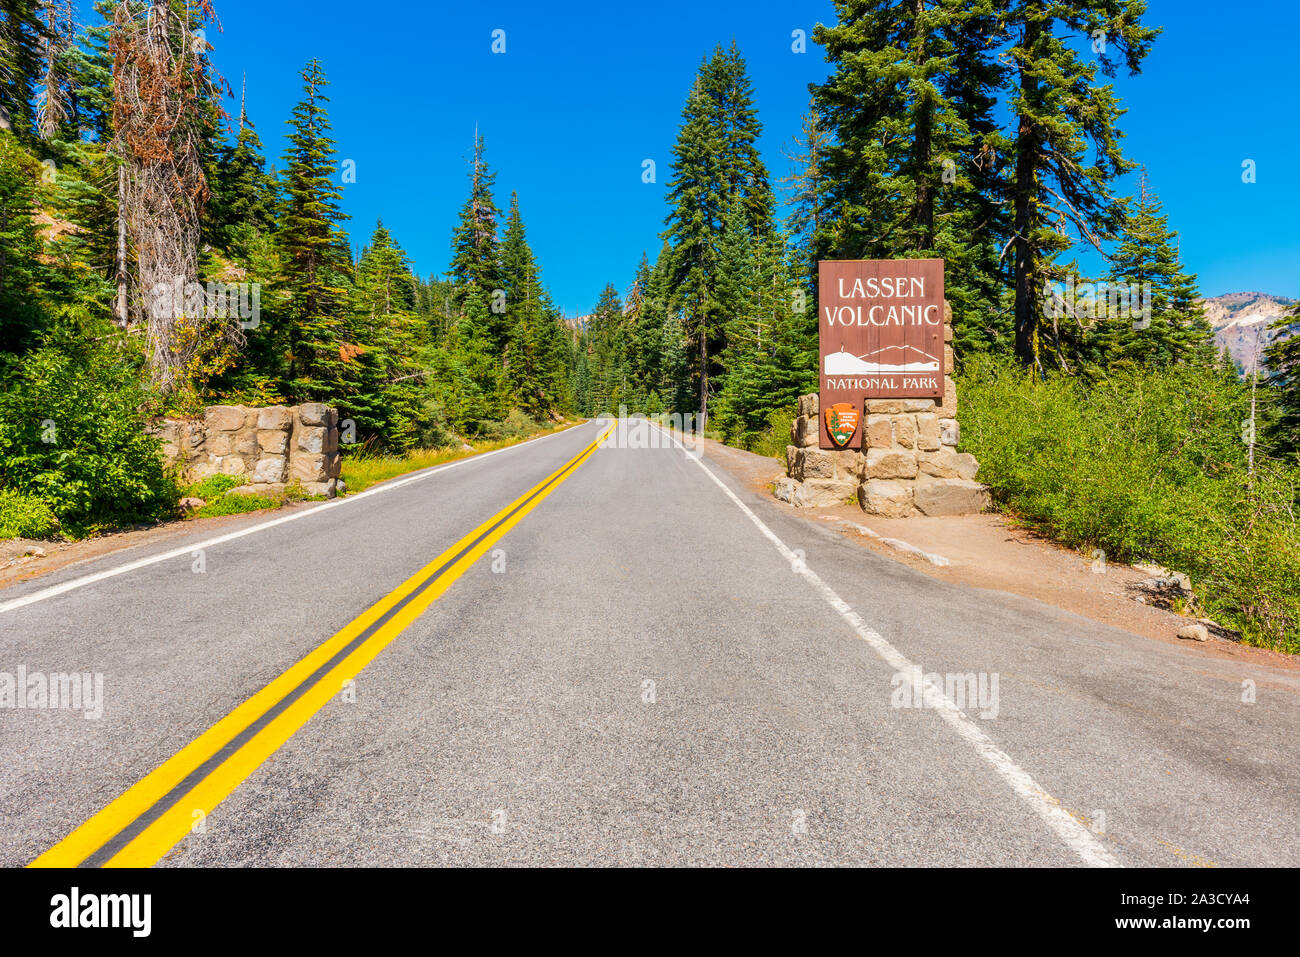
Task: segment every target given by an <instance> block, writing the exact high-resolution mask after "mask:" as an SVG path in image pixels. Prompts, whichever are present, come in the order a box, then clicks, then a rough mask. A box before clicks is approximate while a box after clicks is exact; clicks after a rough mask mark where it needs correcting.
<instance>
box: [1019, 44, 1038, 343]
mask: <svg viewBox="0 0 1300 957" xmlns="http://www.w3.org/2000/svg"><path fill="white" fill-rule="evenodd" d="M1040 29H1041V27H1040V24H1039V23H1038V22H1037V21H1035V20H1030V21H1029V22H1028V23H1026V25H1025V33H1024V39H1023V55H1024V56H1025V57H1033V56H1034V55H1035V53H1036V51H1037V48H1038V39H1039V35H1040ZM1020 94H1021V98H1022V101H1023V102H1024V103H1025V104H1035V103H1037V102H1038V81H1037V80H1036V79H1035V78H1034V77H1032V76H1030V75H1029V74H1028V73H1027V72H1026V71H1025V69H1024V67H1023V66H1022V67H1021V69H1020ZM1038 162H1039V152H1038V131H1037V129H1036V128H1035V126H1034V123H1033V120H1032V119H1031V118H1030V117H1029V116H1028V115H1027V114H1024V113H1022V114H1021V116H1020V125H1019V128H1018V130H1017V134H1016V184H1015V197H1014V198H1015V213H1016V221H1015V233H1014V236H1015V239H1014V249H1015V263H1014V266H1015V283H1016V306H1015V326H1016V357H1017V358H1019V359H1020V361H1021V362H1023V363H1024V364H1025V365H1027V366H1032V365H1035V364H1036V363H1037V361H1038V341H1037V339H1038V337H1037V331H1038V329H1037V326H1038V322H1037V320H1038V316H1037V312H1036V305H1037V293H1038V290H1037V289H1036V288H1035V287H1036V285H1037V280H1038V277H1037V273H1038V262H1037V255H1036V253H1035V250H1034V248H1033V244H1032V243H1031V241H1030V233H1031V231H1032V230H1033V228H1034V201H1035V196H1036V195H1037V191H1038Z"/></svg>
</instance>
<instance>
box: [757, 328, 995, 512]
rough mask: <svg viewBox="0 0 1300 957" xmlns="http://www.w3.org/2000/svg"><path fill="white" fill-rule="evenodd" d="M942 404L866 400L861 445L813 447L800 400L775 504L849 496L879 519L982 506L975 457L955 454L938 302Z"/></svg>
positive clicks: (949, 355) (810, 421)
mask: <svg viewBox="0 0 1300 957" xmlns="http://www.w3.org/2000/svg"><path fill="white" fill-rule="evenodd" d="M943 338H944V368H946V369H947V370H948V371H949V375H947V376H945V378H944V396H943V400H942V401H939V400H937V399H868V400H867V402H866V409H865V410H864V418H863V422H862V426H861V433H860V434H861V438H862V448H861V450H857V449H845V450H843V451H838V452H836V451H826V450H823V449H820V448H818V443H819V441H820V427H819V423H818V416H819V415H820V414H821V410H820V409H819V408H818V398H817V395H816V394H813V395H805V396H800V398H799V415H798V417H797V418H796V419H795V420H794V422H793V423H792V424H791V426H790V440H791V442H792V444H791V445H789V446H788V447H787V448H786V478H784V479H781V480H780V481H779V482H778V483H777V487H776V495H777V498H779V499H781V500H782V501H786V502H789V503H790V504H792V505H797V506H801V507H817V506H821V505H836V504H839V503H842V502H846V501H851V500H852V499H854V498H856V499H857V501H858V504H859V505H860V506H861V507H862V510H863V511H864V512H868V513H870V514H873V515H881V516H884V517H887V518H905V517H907V516H910V515H962V514H968V513H971V512H979V511H982V510H983V509H985V508H987V507H988V505H989V494H988V490H987V489H986V488H985V487H984V486H983V485H980V484H979V483H978V482H976V481H975V476H976V475H977V474H978V472H979V463H978V462H976V461H975V456H973V455H970V454H967V453H962V452H958V451H957V445H958V443H959V442H960V440H961V427H960V426H959V425H958V422H957V386H956V384H955V383H954V382H953V379H952V375H951V371H952V368H953V359H954V356H953V351H952V309H951V307H950V306H949V305H948V304H947V303H944V327H943Z"/></svg>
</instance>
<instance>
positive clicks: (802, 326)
mask: <svg viewBox="0 0 1300 957" xmlns="http://www.w3.org/2000/svg"><path fill="white" fill-rule="evenodd" d="M835 5H836V9H837V11H838V13H839V18H838V24H837V25H835V26H819V27H818V28H817V30H816V31H815V32H814V38H815V40H816V41H817V42H818V43H819V44H821V45H822V46H823V47H824V48H825V50H826V54H827V59H828V61H829V62H830V67H831V68H830V76H829V77H828V79H827V80H826V81H825V82H824V83H821V84H816V85H814V86H813V88H812V90H811V94H812V96H811V103H810V107H809V110H808V113H807V115H806V116H805V117H804V118H803V123H802V132H801V135H800V137H799V138H798V142H797V143H796V144H795V145H794V148H793V149H790V150H787V151H786V153H787V156H788V158H789V159H790V160H791V161H792V166H793V168H792V170H791V171H790V174H789V175H788V176H786V177H784V178H783V180H781V181H780V182H779V183H778V184H777V186H776V187H774V186H773V184H772V181H771V178H770V176H769V173H768V169H767V167H766V166H765V164H764V161H763V159H762V157H761V156H760V155H759V153H758V150H757V148H756V145H755V144H756V142H757V140H758V137H759V135H760V133H761V131H762V125H761V122H760V119H759V117H758V113H757V110H756V108H755V105H754V97H753V93H752V90H751V85H750V81H749V79H748V76H747V73H746V67H745V62H744V59H743V58H742V56H741V54H740V52H739V50H738V49H737V48H736V46H735V44H734V43H733V44H731V45H730V46H729V47H725V48H724V47H722V46H719V47H718V48H717V49H715V50H714V51H713V53H712V54H711V55H710V56H709V57H707V58H706V59H705V61H704V62H703V63H702V65H701V66H700V69H699V73H698V75H697V77H696V78H695V81H694V83H693V84H692V86H691V87H690V90H689V92H688V94H687V97H686V104H685V107H684V109H683V111H682V122H681V127H680V130H679V132H678V136H677V142H676V144H675V146H674V148H673V179H672V180H671V182H670V184H669V192H668V203H669V210H668V213H667V218H666V228H665V230H664V232H663V234H662V236H661V239H662V241H663V245H662V247H661V248H660V250H659V252H658V256H657V258H656V260H655V262H654V263H653V264H651V263H649V262H648V261H647V260H646V259H645V258H643V259H642V262H641V264H640V266H639V267H638V270H637V272H636V276H635V279H634V281H633V282H632V284H631V287H630V289H629V291H628V292H627V294H626V302H624V303H622V304H620V301H619V297H618V293H617V291H616V289H615V288H614V287H612V286H611V287H608V288H607V289H606V290H605V293H604V295H603V296H602V297H601V300H600V303H599V304H598V306H597V308H596V311H595V315H594V316H593V317H592V318H591V324H590V328H589V329H588V330H587V333H586V339H587V348H586V349H585V350H583V353H582V355H581V356H580V363H581V364H580V367H579V378H578V379H577V380H576V383H577V384H576V388H577V393H578V396H579V405H580V408H581V409H582V410H583V411H584V412H588V413H590V412H593V411H609V412H613V411H617V409H618V407H619V405H620V404H625V405H626V406H627V407H628V408H630V409H644V410H646V411H657V410H658V409H660V408H669V409H672V410H676V411H683V412H686V411H699V412H702V413H705V414H706V415H707V417H708V422H709V425H710V428H711V429H712V430H715V431H716V432H718V433H720V434H722V435H723V436H725V437H726V438H727V439H728V441H733V442H737V443H738V444H741V445H745V446H747V447H748V446H750V445H751V444H754V443H757V442H759V441H760V436H761V435H762V434H763V433H764V431H765V430H768V431H769V432H770V431H772V430H774V429H779V427H780V423H781V422H782V421H783V419H785V418H786V417H787V416H788V412H789V409H790V407H791V406H792V404H793V400H794V397H795V396H797V395H798V394H799V393H800V392H807V391H812V390H813V389H814V388H815V386H816V381H817V376H816V335H817V320H816V295H817V290H816V264H817V261H818V260H821V259H887V258H929V257H935V258H942V259H944V261H945V273H946V294H947V297H948V299H949V300H950V301H951V302H952V304H953V313H954V317H955V325H956V343H955V345H956V351H957V358H958V362H959V364H961V363H963V362H964V360H968V359H970V358H972V357H974V356H977V355H990V356H994V357H999V356H1005V357H1007V358H1008V359H1009V360H1014V361H1016V362H1018V363H1019V364H1021V365H1022V366H1024V367H1025V368H1027V369H1028V370H1030V371H1032V372H1033V373H1034V374H1035V375H1036V376H1037V377H1039V378H1042V377H1045V376H1047V375H1050V374H1058V373H1060V374H1070V375H1083V376H1085V377H1089V378H1096V377H1099V376H1104V375H1105V374H1107V373H1108V372H1110V371H1113V370H1117V369H1129V368H1139V369H1167V368H1171V367H1176V366H1183V365H1188V366H1194V367H1198V368H1201V369H1203V370H1205V371H1206V373H1207V374H1209V375H1212V376H1214V377H1216V378H1217V379H1219V380H1220V381H1222V382H1223V383H1224V386H1225V388H1229V389H1232V388H1237V387H1238V385H1239V384H1238V377H1237V374H1236V370H1234V369H1233V368H1232V367H1231V366H1230V364H1229V363H1228V360H1227V358H1226V357H1223V356H1220V355H1219V354H1218V352H1217V350H1216V349H1215V347H1214V344H1213V339H1212V333H1211V329H1210V326H1209V324H1208V322H1207V321H1206V320H1205V318H1204V316H1203V315H1202V310H1201V308H1200V306H1199V305H1198V303H1197V299H1198V297H1199V295H1200V293H1199V290H1198V288H1197V284H1196V277H1195V276H1194V275H1191V274H1190V273H1189V272H1188V271H1187V270H1186V269H1185V268H1184V266H1183V264H1182V262H1181V260H1180V256H1179V251H1178V245H1179V244H1178V237H1177V233H1176V232H1175V230H1174V229H1173V228H1172V227H1171V226H1170V225H1169V222H1168V219H1167V217H1166V215H1165V214H1164V212H1163V210H1162V207H1161V204H1160V201H1159V199H1158V198H1157V196H1156V193H1155V190H1154V188H1153V186H1152V184H1151V183H1150V181H1149V178H1148V177H1147V175H1146V174H1145V172H1142V173H1141V175H1140V176H1138V177H1137V181H1138V183H1137V185H1138V188H1137V190H1136V191H1135V192H1136V195H1133V196H1123V195H1120V193H1119V190H1120V188H1121V185H1122V178H1123V177H1125V175H1126V174H1129V173H1132V172H1133V171H1134V170H1135V169H1136V164H1135V162H1134V161H1132V160H1131V159H1129V158H1128V157H1126V156H1125V155H1124V153H1123V150H1122V148H1121V147H1122V140H1123V133H1122V131H1121V129H1120V126H1119V118H1120V116H1121V114H1122V112H1123V110H1122V106H1121V104H1120V102H1119V100H1118V98H1117V97H1116V95H1115V93H1114V90H1113V88H1112V86H1111V85H1110V84H1109V82H1108V79H1109V78H1110V77H1112V76H1114V75H1115V73H1116V71H1117V70H1118V69H1119V68H1124V69H1126V70H1128V71H1130V72H1133V73H1136V72H1138V71H1139V69H1140V67H1141V64H1142V61H1143V59H1144V57H1145V56H1146V54H1147V52H1148V51H1149V49H1150V46H1151V43H1152V42H1153V40H1154V38H1155V36H1156V34H1157V32H1158V31H1157V30H1155V29H1152V28H1150V27H1147V26H1144V25H1143V23H1142V21H1143V16H1142V14H1143V8H1144V5H1143V4H1142V3H1140V2H1137V0H1077V2H1072V3H1054V4H1051V5H1044V4H1042V3H1039V2H1037V0H999V2H994V3H988V4H970V3H965V2H962V0H936V2H926V3H913V2H885V0H880V2H870V3H863V2H858V0H838V2H837V3H836V4H835ZM781 187H784V191H785V195H784V196H783V197H782V199H784V200H785V208H786V209H787V211H788V212H787V215H786V216H785V218H784V221H781V220H780V219H779V217H778V216H777V214H776V210H777V208H778V206H779V205H780V203H779V202H778V197H777V192H776V191H777V189H779V188H781ZM1083 262H1090V263H1097V262H1100V263H1103V264H1104V265H1103V266H1102V267H1101V268H1097V267H1095V266H1094V267H1092V268H1093V274H1091V275H1090V274H1089V272H1088V270H1087V269H1086V268H1085V266H1084V265H1082V263H1083ZM1067 283H1068V285H1069V288H1070V289H1087V290H1089V291H1090V292H1092V293H1093V296H1092V297H1091V298H1089V299H1083V300H1078V301H1076V300H1075V299H1074V298H1071V299H1070V300H1068V301H1064V302H1062V301H1061V300H1060V298H1059V293H1058V294H1056V295H1057V299H1056V300H1053V299H1052V295H1053V294H1052V293H1051V292H1049V291H1051V290H1059V289H1061V288H1064V287H1065V286H1066V284H1067ZM1120 285H1122V286H1123V287H1125V288H1135V289H1141V290H1147V289H1148V288H1149V297H1148V300H1147V301H1148V302H1149V306H1150V317H1149V322H1146V321H1144V322H1141V323H1134V322H1132V321H1129V320H1128V319H1127V318H1124V317H1121V318H1118V319H1116V318H1111V317H1108V316H1107V315H1106V314H1103V309H1102V307H1103V306H1105V303H1106V300H1107V289H1108V287H1117V286H1120ZM1292 321H1294V320H1286V321H1285V322H1284V325H1287V326H1289V325H1290V324H1291V322H1292ZM1296 348H1297V347H1296V346H1295V345H1294V344H1292V345H1290V346H1287V345H1279V346H1277V347H1275V349H1274V351H1273V354H1272V355H1271V357H1270V358H1271V362H1270V366H1271V368H1272V369H1273V370H1274V375H1273V381H1272V385H1273V389H1271V390H1267V391H1268V395H1267V400H1268V401H1267V402H1265V403H1264V404H1263V406H1261V421H1265V420H1267V421H1271V419H1270V415H1271V414H1272V413H1271V412H1270V411H1269V410H1271V409H1273V408H1277V407H1280V408H1281V409H1282V420H1283V421H1284V422H1286V423H1289V425H1287V426H1286V429H1282V428H1278V427H1274V428H1273V429H1271V430H1269V436H1270V437H1272V438H1273V439H1274V445H1275V448H1279V449H1283V450H1285V449H1290V450H1292V451H1293V450H1294V448H1295V444H1294V438H1295V430H1296V426H1295V423H1296V422H1297V421H1300V417H1298V416H1297V415H1296V409H1297V401H1296V398H1295V396H1296V390H1295V389H1294V387H1293V383H1294V381H1295V377H1294V376H1293V375H1292V374H1291V372H1292V370H1294V369H1296V365H1295V363H1296V358H1295V357H1294V356H1293V355H1292V352H1293V351H1294V350H1295V349H1296ZM1265 407H1266V408H1265ZM1288 409H1289V410H1290V411H1289V412H1287V410H1288ZM1288 429H1289V431H1287V430H1288Z"/></svg>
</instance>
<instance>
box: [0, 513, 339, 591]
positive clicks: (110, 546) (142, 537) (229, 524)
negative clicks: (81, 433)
mask: <svg viewBox="0 0 1300 957" xmlns="http://www.w3.org/2000/svg"><path fill="white" fill-rule="evenodd" d="M317 504H319V503H316V502H301V503H296V504H292V505H285V506H283V507H281V508H279V509H265V510H263V511H259V512H244V513H243V514H241V515H218V516H216V517H214V518H195V519H190V520H189V521H180V522H165V523H163V524H162V525H148V526H142V527H140V528H133V529H127V530H125V531H120V532H113V533H111V534H108V535H100V536H98V537H96V538H88V539H85V540H83V541H80V542H37V541H32V540H30V539H23V538H13V539H5V540H4V541H0V588H6V587H8V586H9V585H13V584H16V583H18V582H23V581H27V580H29V579H32V578H37V577H39V576H40V575H45V574H48V573H49V572H52V571H57V570H58V569H60V568H67V567H68V566H69V565H75V564H78V563H80V562H85V561H89V560H91V559H93V558H100V557H102V556H104V555H111V554H114V553H116V552H127V551H130V550H133V549H138V548H141V547H143V546H148V545H160V544H165V543H167V542H169V541H171V540H172V539H176V538H179V537H180V536H182V535H188V534H190V533H192V532H210V533H211V534H213V535H219V534H221V533H222V532H227V531H232V530H233V529H235V528H239V527H241V526H244V525H255V524H257V523H258V522H265V521H270V520H271V519H272V518H279V517H280V516H281V515H285V514H287V513H289V512H291V511H295V510H297V509H302V508H312V507H313V506H315V505H317ZM31 552H35V554H29V553H31ZM42 552H43V553H44V554H41V553H42ZM127 557H128V558H129V557H130V556H127Z"/></svg>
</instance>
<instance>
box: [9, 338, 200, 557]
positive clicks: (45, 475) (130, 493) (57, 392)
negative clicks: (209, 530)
mask: <svg viewBox="0 0 1300 957" xmlns="http://www.w3.org/2000/svg"><path fill="white" fill-rule="evenodd" d="M154 405H155V403H154V402H153V401H152V397H151V396H150V395H149V393H148V392H147V391H146V390H145V389H144V387H143V386H142V385H141V383H140V380H139V378H138V375H137V373H136V371H135V370H134V369H133V367H132V363H131V362H130V361H124V357H123V356H122V355H119V354H117V353H116V352H114V351H113V350H111V349H109V348H96V347H90V346H87V345H85V344H84V343H81V342H78V341H76V340H75V339H69V340H68V341H65V342H58V343H53V342H51V343H48V344H47V345H46V346H45V347H42V348H40V349H37V350H36V351H34V352H31V353H29V354H28V355H26V356H24V357H23V358H22V359H21V360H20V361H19V362H18V363H17V365H16V368H15V374H14V375H12V376H11V377H10V379H9V381H8V382H6V383H5V384H4V386H3V387H2V391H0V485H3V486H4V487H6V488H9V489H12V490H14V491H18V492H22V493H24V494H26V495H33V496H36V497H37V498H39V499H41V500H42V501H43V502H45V503H46V505H48V506H49V508H50V510H51V511H52V512H53V513H54V514H55V515H56V516H58V518H59V521H60V523H61V524H62V526H63V528H64V530H65V531H67V532H68V533H69V534H71V535H74V536H77V535H82V534H86V533H88V532H91V531H93V530H95V529H96V528H100V527H112V526H120V525H126V524H132V523H135V522H147V521H154V520H157V519H159V518H164V517H168V516H170V515H173V514H174V513H175V510H176V502H177V499H178V497H179V488H178V485H177V482H176V481H175V479H174V477H173V476H172V475H171V474H169V472H168V471H167V470H166V469H165V468H164V465H163V461H162V458H161V455H160V447H159V441H158V439H157V438H156V437H154V436H152V435H150V434H149V432H148V426H149V419H150V415H151V412H152V410H153V408H154Z"/></svg>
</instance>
